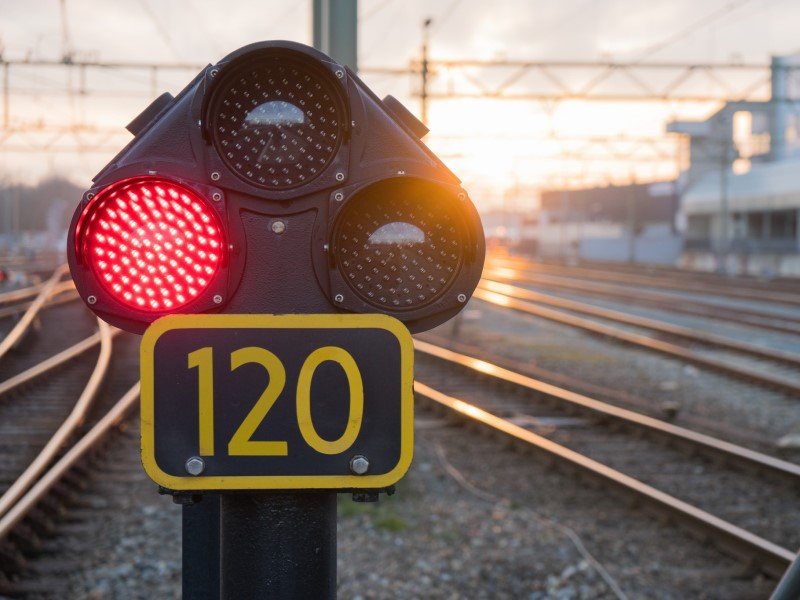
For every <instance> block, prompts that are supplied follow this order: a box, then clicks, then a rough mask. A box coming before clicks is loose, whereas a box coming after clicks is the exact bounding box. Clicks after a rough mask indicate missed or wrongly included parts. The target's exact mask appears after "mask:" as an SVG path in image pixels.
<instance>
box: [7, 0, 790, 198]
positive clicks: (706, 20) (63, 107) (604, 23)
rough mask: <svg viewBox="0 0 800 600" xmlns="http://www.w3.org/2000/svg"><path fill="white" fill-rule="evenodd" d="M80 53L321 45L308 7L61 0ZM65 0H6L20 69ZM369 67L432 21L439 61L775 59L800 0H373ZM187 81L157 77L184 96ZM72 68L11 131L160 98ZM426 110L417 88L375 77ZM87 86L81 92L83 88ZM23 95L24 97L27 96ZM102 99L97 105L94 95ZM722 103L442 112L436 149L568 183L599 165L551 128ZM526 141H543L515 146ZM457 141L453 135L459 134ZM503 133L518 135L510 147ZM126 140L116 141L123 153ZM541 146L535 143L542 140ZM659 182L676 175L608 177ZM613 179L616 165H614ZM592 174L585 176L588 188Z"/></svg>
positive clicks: (28, 105)
mask: <svg viewBox="0 0 800 600" xmlns="http://www.w3.org/2000/svg"><path fill="white" fill-rule="evenodd" d="M65 3H66V9H67V10H66V12H67V22H68V28H69V33H70V38H71V44H72V47H73V50H74V54H75V56H76V57H82V58H95V59H104V60H120V61H134V60H135V61H153V62H165V61H173V62H174V61H180V62H191V63H197V64H205V63H208V62H214V61H215V60H217V59H219V58H220V57H222V56H223V55H225V54H226V53H228V52H230V51H231V50H233V49H235V48H237V47H239V46H241V45H244V44H246V43H249V42H252V41H256V40H263V39H291V40H297V41H300V42H305V43H310V41H311V40H310V37H311V34H310V30H311V26H310V19H311V10H310V7H311V0H260V1H254V0H227V1H225V2H220V1H218V0H65ZM59 6H60V4H59V1H58V0H24V1H23V0H0V44H1V45H2V48H3V55H4V56H5V57H7V58H9V59H18V58H24V57H25V56H31V57H38V58H58V57H59V56H60V55H61V53H62V35H61V18H60V16H61V12H60V8H59ZM359 12H360V14H361V23H360V34H359V55H360V59H359V60H360V64H361V66H368V65H379V66H389V65H396V66H402V65H407V64H408V62H409V60H411V59H412V58H414V57H416V56H418V54H419V46H420V40H421V33H420V29H421V27H420V26H421V22H422V20H423V18H425V17H432V18H433V19H434V25H433V28H432V35H431V55H432V57H433V58H442V59H443V58H497V57H507V58H524V59H538V60H542V59H586V60H595V59H601V58H603V59H611V58H613V59H617V60H638V59H640V58H642V57H643V56H647V58H648V60H658V61H694V62H698V61H727V60H740V61H749V62H766V61H768V59H769V55H770V54H774V53H778V54H786V53H792V52H796V51H798V50H800V36H798V33H797V32H798V31H800V2H798V0H668V1H666V0H649V1H646V2H643V1H641V0H589V1H587V0H559V1H554V0H492V1H490V2H487V1H486V0H361V2H360V7H359ZM191 75H192V74H191V73H189V72H187V73H182V74H176V76H175V79H174V80H170V81H162V82H159V85H160V86H163V87H164V88H165V89H169V90H170V91H173V92H174V91H176V90H177V89H179V87H180V83H183V82H186V81H188V80H189V79H190V77H191ZM66 81H67V77H66V75H65V74H64V72H62V71H53V72H43V71H41V70H39V71H33V70H31V71H30V72H21V71H20V72H19V73H17V74H16V75H14V76H13V77H12V82H11V88H12V101H11V109H12V110H11V113H12V115H11V116H12V121H14V122H27V123H30V122H32V121H41V122H48V123H52V122H53V121H54V120H55V122H61V123H64V124H68V123H69V122H71V121H75V120H79V121H88V122H93V123H99V124H103V125H106V126H109V125H110V126H115V127H116V126H120V127H122V126H124V124H125V123H127V122H128V120H129V119H130V118H131V117H132V116H134V115H135V114H136V112H138V108H140V107H143V106H144V105H145V104H146V103H147V101H148V96H149V94H150V87H149V79H148V77H147V76H146V74H136V75H130V74H129V75H126V76H124V77H122V76H120V75H118V74H117V75H114V76H113V77H112V76H111V75H109V77H108V78H106V79H100V78H95V80H93V81H90V82H88V87H89V88H90V90H92V91H99V92H102V94H98V96H97V97H83V98H76V97H73V98H71V99H70V98H68V97H67V96H66V95H64V94H62V93H59V92H58V90H59V89H60V90H62V91H63V89H64V88H65V86H66V85H67V83H66ZM367 81H368V83H369V84H370V85H372V86H373V87H374V88H375V89H376V91H377V93H378V94H379V95H381V96H383V95H385V94H388V93H391V94H394V95H396V96H398V97H400V98H402V99H403V100H404V101H406V102H407V103H408V105H409V108H411V109H412V110H413V111H415V112H417V111H418V101H417V100H416V99H415V98H414V97H412V96H411V93H412V91H413V90H414V89H415V88H416V82H414V81H412V80H411V79H410V78H408V77H372V78H370V77H368V78H367ZM72 83H73V85H75V82H74V81H73V82H72ZM22 92H25V95H22V94H21V93H22ZM90 96H91V95H90ZM712 109H713V107H709V106H702V107H676V106H663V105H660V106H649V107H645V106H633V107H632V106H609V105H603V106H600V105H591V106H590V105H587V104H583V103H580V104H577V105H573V106H569V105H562V106H559V107H556V108H555V109H554V110H551V112H549V113H547V112H545V111H543V110H542V107H541V106H538V105H533V104H531V103H520V102H499V101H454V102H451V101H447V102H438V103H436V102H434V104H433V105H432V107H431V115H430V126H431V129H432V135H431V139H430V145H431V146H432V147H433V148H434V149H436V150H438V151H440V152H442V153H444V154H445V155H447V156H449V157H450V159H449V160H448V162H451V163H452V164H453V166H454V168H455V169H456V170H457V171H458V173H459V175H460V176H461V177H462V178H463V179H464V180H465V181H467V182H468V183H472V184H473V185H476V186H478V187H482V188H485V189H489V190H490V189H497V190H502V189H503V188H505V187H509V186H510V185H512V184H515V183H520V184H523V185H527V184H530V185H534V186H535V185H543V184H546V183H548V182H552V181H554V178H557V176H558V175H559V174H568V177H579V175H580V173H581V172H587V173H588V172H590V171H591V170H592V169H597V168H600V167H599V166H598V165H591V164H590V165H586V164H580V165H571V164H568V163H562V162H559V161H557V160H556V159H555V158H553V157H549V155H548V152H549V150H548V149H547V148H546V147H545V146H544V145H543V144H541V143H539V142H536V141H535V139H536V138H537V136H538V137H539V138H541V137H542V135H543V132H545V131H555V132H556V133H559V132H567V133H566V134H567V135H576V130H577V134H580V133H581V132H584V131H587V130H591V131H592V133H593V134H603V135H618V134H620V133H627V134H630V135H644V136H651V135H660V134H661V132H663V129H664V124H665V122H666V121H667V120H669V119H670V118H672V117H675V116H682V117H685V116H686V115H687V114H690V115H691V114H694V115H695V116H700V115H702V114H704V113H708V112H709V111H710V110H712ZM526 135H530V136H531V139H530V140H526V139H519V138H523V137H524V136H526ZM459 136H460V138H467V139H460V140H459V141H457V142H454V141H453V140H452V139H450V141H449V142H448V141H447V138H448V137H449V138H453V137H459ZM503 136H512V137H515V139H514V140H511V141H505V142H503V141H502V138H503ZM118 141H121V143H124V141H125V139H124V137H123V138H118V139H115V141H114V143H117V142H118ZM537 144H538V145H537ZM109 158H110V155H108V154H101V153H96V152H95V153H87V154H85V155H80V156H75V155H69V154H66V155H65V154H64V153H60V154H58V153H57V154H48V155H39V154H31V153H24V154H23V153H20V152H11V151H8V150H7V149H6V150H4V149H3V144H2V143H0V161H1V164H0V176H6V177H22V178H27V179H31V178H37V177H39V176H41V175H43V174H46V173H47V172H49V171H57V172H66V173H68V174H70V175H71V176H73V177H74V178H75V179H76V181H79V182H80V181H85V182H86V183H88V180H89V178H90V177H91V175H92V174H93V173H94V172H95V171H96V170H97V169H98V168H99V167H100V166H102V165H103V164H104V163H105V162H106V161H107V160H108V159H109ZM612 167H613V169H616V171H614V172H615V173H617V174H618V173H622V172H625V173H633V172H634V171H635V173H634V175H635V176H637V177H638V178H640V179H641V178H659V177H663V176H664V175H665V174H668V173H669V172H670V169H674V165H669V164H667V165H655V166H654V165H617V166H607V167H605V166H604V167H602V168H604V169H607V170H608V169H612ZM613 169H612V170H613ZM590 179H591V177H590V178H589V180H590Z"/></svg>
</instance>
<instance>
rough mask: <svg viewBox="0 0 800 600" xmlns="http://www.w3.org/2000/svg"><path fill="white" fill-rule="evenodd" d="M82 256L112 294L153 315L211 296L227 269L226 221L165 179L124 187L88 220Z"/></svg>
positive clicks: (104, 197) (81, 234) (82, 231)
mask: <svg viewBox="0 0 800 600" xmlns="http://www.w3.org/2000/svg"><path fill="white" fill-rule="evenodd" d="M75 251H76V255H77V256H78V257H79V259H80V260H81V261H82V262H83V263H84V264H86V265H87V266H88V267H89V268H90V269H91V271H92V273H93V275H94V277H95V279H96V281H97V282H98V284H99V285H100V286H102V288H103V289H104V290H105V292H106V293H107V294H108V295H109V296H110V297H111V298H113V299H114V300H116V301H117V302H119V303H120V304H122V305H124V306H126V307H128V308H132V309H135V310H139V311H143V312H148V313H169V312H173V311H175V310H178V309H180V308H182V307H184V306H186V305H187V304H189V303H190V302H192V301H193V300H195V299H196V298H198V297H199V296H200V295H202V294H203V292H204V291H206V290H207V289H208V288H209V286H210V285H211V284H212V281H213V280H214V277H215V276H216V275H217V273H218V271H219V269H220V265H221V264H222V263H223V258H224V254H223V253H224V251H225V243H224V235H223V230H222V226H221V223H220V220H219V217H218V216H217V214H216V211H215V210H214V208H213V207H212V206H211V205H210V204H209V202H208V201H207V200H206V199H205V198H203V197H202V196H200V195H199V194H198V193H197V192H195V191H194V190H192V189H190V188H188V187H186V186H184V185H181V184H178V183H175V182H173V181H169V180H167V179H164V178H159V177H142V178H135V179H127V180H123V181H120V182H117V183H115V184H113V185H111V186H109V187H107V188H105V189H103V190H102V191H101V192H100V193H99V194H98V195H97V196H95V197H94V198H93V199H92V201H91V202H90V203H89V204H88V205H87V206H86V208H85V209H84V211H83V214H81V216H80V219H79V222H78V226H77V228H76V234H75Z"/></svg>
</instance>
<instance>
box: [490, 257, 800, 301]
mask: <svg viewBox="0 0 800 600" xmlns="http://www.w3.org/2000/svg"><path fill="white" fill-rule="evenodd" d="M487 263H488V264H490V265H493V266H502V267H510V268H520V269H523V270H525V271H530V272H535V273H541V274H550V275H557V276H560V277H572V278H579V279H583V280H590V281H600V282H605V283H617V284H622V285H626V286H639V287H650V288H657V289H662V290H673V291H680V292H691V293H696V294H702V295H708V294H711V295H716V296H722V297H726V298H734V299H738V300H747V301H756V302H759V303H764V302H768V303H772V304H777V305H785V306H791V307H794V308H797V307H800V291H787V290H785V289H780V290H774V289H772V288H771V287H770V286H768V285H762V286H758V287H756V288H752V287H751V288H747V287H744V286H742V285H739V284H737V283H736V282H731V283H720V282H716V281H715V280H713V279H711V280H709V281H679V280H676V279H673V278H664V277H659V276H648V275H638V274H635V273H619V272H614V271H604V270H600V269H591V268H585V267H574V266H567V265H550V264H547V263H538V262H533V261H528V260H524V259H519V258H508V257H494V258H490V260H488V261H487Z"/></svg>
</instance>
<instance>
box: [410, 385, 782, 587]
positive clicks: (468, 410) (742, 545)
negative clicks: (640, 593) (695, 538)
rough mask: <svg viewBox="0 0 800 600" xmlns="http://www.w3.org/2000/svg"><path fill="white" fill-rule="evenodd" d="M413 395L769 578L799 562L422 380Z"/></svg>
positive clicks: (759, 539) (771, 545) (754, 537)
mask: <svg viewBox="0 0 800 600" xmlns="http://www.w3.org/2000/svg"><path fill="white" fill-rule="evenodd" d="M414 392H415V394H416V396H417V397H418V398H422V399H424V400H427V401H428V402H431V403H433V404H434V405H438V406H441V407H444V408H446V409H449V410H450V411H453V412H455V413H457V414H458V415H460V416H461V417H463V418H465V419H467V420H469V421H472V422H475V423H478V424H481V425H483V426H486V427H489V428H490V429H491V430H492V431H494V432H498V433H502V434H505V435H506V436H509V437H511V438H514V439H515V440H519V441H520V442H523V443H524V444H526V446H528V447H531V448H534V449H537V450H539V451H542V452H545V453H547V454H548V455H550V456H552V457H554V458H556V459H558V460H561V461H563V462H566V463H569V464H570V465H572V466H573V467H577V468H579V469H581V470H582V471H584V472H587V473H589V474H591V475H594V476H596V477H598V478H600V479H601V480H603V481H604V482H606V483H610V484H612V485H613V486H615V487H617V488H621V489H623V490H625V491H627V492H629V493H632V494H634V495H635V496H636V497H637V498H639V499H641V500H644V501H647V502H649V503H650V504H651V505H653V506H654V507H656V508H657V509H659V510H661V511H666V512H667V513H668V514H669V515H671V516H673V517H677V518H678V519H679V523H681V524H683V525H687V526H688V531H689V532H690V533H691V534H694V535H697V534H698V533H700V532H702V533H703V534H705V536H707V537H709V538H710V539H712V540H713V541H714V542H715V545H717V547H719V548H720V549H721V550H722V551H724V552H726V553H728V554H732V555H733V556H735V557H737V558H740V559H741V558H743V559H745V560H748V561H750V560H752V559H753V558H755V559H756V560H757V563H758V565H759V566H760V567H761V568H762V569H763V570H764V571H765V572H766V573H768V574H770V575H773V576H775V577H780V576H781V575H782V574H783V573H784V572H785V571H786V568H787V567H788V566H789V564H791V562H792V561H793V560H794V559H795V557H796V554H795V553H794V552H792V551H791V550H788V549H787V548H783V547H782V546H779V545H778V544H775V543H773V542H770V541H769V540H765V539H764V538H762V537H760V536H757V535H755V534H753V533H751V532H749V531H747V530H745V529H742V528H741V527H737V526H736V525H734V524H732V523H730V522H728V521H725V520H724V519H721V518H719V517H716V516H714V515H713V514H711V513H708V512H706V511H704V510H702V509H700V508H698V507H696V506H693V505H691V504H689V503H687V502H684V501H683V500H680V499H678V498H676V497H674V496H671V495H670V494H667V493H665V492H662V491H660V490H658V489H656V488H654V487H652V486H650V485H647V484H645V483H643V482H641V481H639V480H638V479H635V478H633V477H630V476H628V475H625V474H624V473H621V472H620V471H617V470H616V469H612V468H611V467H608V466H606V465H604V464H602V463H600V462H597V461H595V460H593V459H591V458H589V457H587V456H584V455H583V454H580V453H578V452H575V451H574V450H570V449H568V448H566V447H564V446H562V445H560V444H557V443H555V442H552V441H550V440H548V439H547V438H544V437H542V436H540V435H537V434H535V433H533V432H531V431H529V430H527V429H525V428H523V427H520V426H518V425H515V424H513V423H511V422H509V421H507V420H506V419H503V418H501V417H499V416H497V415H495V414H494V413H491V412H489V411H486V410H484V409H481V408H479V407H477V406H475V405H474V404H470V403H468V402H464V401H463V400H459V399H458V398H454V397H452V396H448V395H446V394H443V393H442V392H439V391H437V390H435V389H433V388H431V387H429V386H427V385H425V384H424V383H421V382H419V381H415V382H414Z"/></svg>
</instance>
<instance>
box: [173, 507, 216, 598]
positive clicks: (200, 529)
mask: <svg viewBox="0 0 800 600" xmlns="http://www.w3.org/2000/svg"><path fill="white" fill-rule="evenodd" d="M198 497H199V501H198ZM192 499H193V500H194V502H189V503H185V504H184V505H183V508H182V510H183V565H182V569H183V574H182V581H181V585H182V587H183V595H182V597H183V600H219V494H203V495H202V496H194V497H193V498H192Z"/></svg>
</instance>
